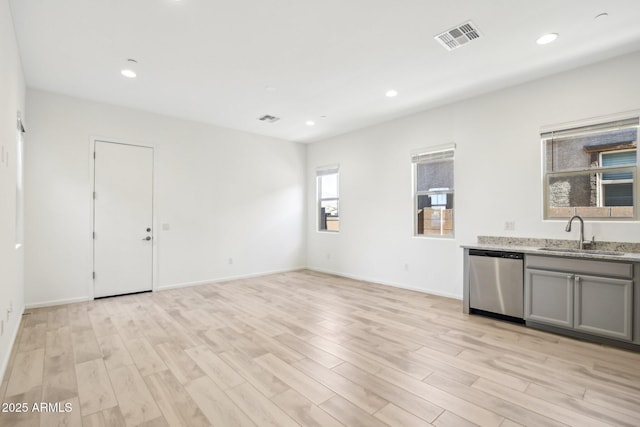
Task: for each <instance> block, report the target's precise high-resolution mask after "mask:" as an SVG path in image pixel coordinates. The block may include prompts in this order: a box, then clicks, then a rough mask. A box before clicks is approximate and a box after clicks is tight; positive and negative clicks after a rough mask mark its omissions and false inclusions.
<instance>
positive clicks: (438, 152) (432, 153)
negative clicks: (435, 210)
mask: <svg viewBox="0 0 640 427" xmlns="http://www.w3.org/2000/svg"><path fill="white" fill-rule="evenodd" d="M455 150H456V145H455V144H453V143H452V144H444V145H438V146H433V147H426V148H423V149H420V150H415V151H413V152H412V153H411V181H412V190H411V191H412V197H413V203H412V207H413V212H412V216H413V220H412V224H413V237H416V238H420V239H455V231H456V221H455ZM447 152H451V154H450V156H448V155H446V154H445V153H447ZM444 156H447V157H444ZM438 157H441V158H440V159H438ZM438 160H439V161H443V160H444V161H451V163H452V173H453V188H434V189H429V190H426V191H425V190H423V191H419V190H418V165H419V164H427V163H433V162H435V161H438ZM441 195H445V196H446V197H449V195H451V198H452V205H453V209H452V213H451V227H452V228H451V233H449V234H425V233H422V234H419V233H418V206H419V197H420V196H441ZM445 200H446V199H445ZM438 206H442V205H438ZM445 209H446V203H445V208H444V209H441V210H442V211H444V210H445ZM441 215H442V214H441ZM439 221H440V222H441V225H442V224H443V223H444V221H445V220H443V219H440V220H439ZM440 230H441V233H442V231H443V228H442V227H441V229H440Z"/></svg>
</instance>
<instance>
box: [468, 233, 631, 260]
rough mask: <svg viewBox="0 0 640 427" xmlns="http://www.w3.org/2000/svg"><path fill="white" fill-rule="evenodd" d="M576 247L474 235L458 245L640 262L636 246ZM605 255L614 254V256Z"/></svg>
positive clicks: (561, 242) (558, 242)
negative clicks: (472, 239)
mask: <svg viewBox="0 0 640 427" xmlns="http://www.w3.org/2000/svg"><path fill="white" fill-rule="evenodd" d="M577 245H578V243H577V241H576V240H561V239H537V238H522V237H497V236H478V242H477V243H474V244H466V245H460V246H461V247H462V248H465V249H486V250H495V251H506V252H520V253H525V254H530V255H542V256H554V257H565V258H581V259H593V260H606V261H626V262H640V243H628V242H596V246H595V248H594V249H593V251H590V250H584V251H579V250H577ZM540 248H554V249H556V248H557V249H558V250H553V251H549V250H542V249H540ZM606 252H615V253H616V254H615V255H614V254H609V253H606Z"/></svg>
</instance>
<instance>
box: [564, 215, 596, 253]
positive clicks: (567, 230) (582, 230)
mask: <svg viewBox="0 0 640 427" xmlns="http://www.w3.org/2000/svg"><path fill="white" fill-rule="evenodd" d="M576 218H577V219H579V220H580V240H579V241H578V242H579V243H578V248H579V249H584V244H585V241H584V221H583V219H582V218H581V217H580V216H579V215H574V216H572V217H571V219H570V220H569V222H568V223H567V226H566V227H565V228H564V231H566V232H567V233H568V232H570V231H571V223H572V222H573V220H574V219H576ZM586 243H590V242H586Z"/></svg>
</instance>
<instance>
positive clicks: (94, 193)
mask: <svg viewBox="0 0 640 427" xmlns="http://www.w3.org/2000/svg"><path fill="white" fill-rule="evenodd" d="M95 199H96V192H95V191H94V192H93V200H95Z"/></svg>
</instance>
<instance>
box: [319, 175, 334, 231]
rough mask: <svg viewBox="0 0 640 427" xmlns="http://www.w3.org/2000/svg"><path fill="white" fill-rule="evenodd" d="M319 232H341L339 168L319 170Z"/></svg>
mask: <svg viewBox="0 0 640 427" xmlns="http://www.w3.org/2000/svg"><path fill="white" fill-rule="evenodd" d="M316 180H317V183H318V231H339V230H340V214H339V212H340V198H339V189H338V167H337V166H331V167H326V168H320V169H318V171H317V173H316Z"/></svg>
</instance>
